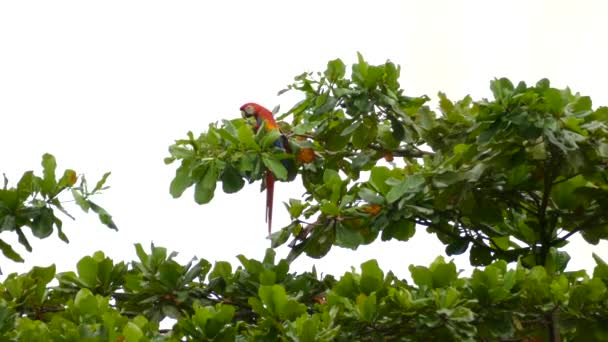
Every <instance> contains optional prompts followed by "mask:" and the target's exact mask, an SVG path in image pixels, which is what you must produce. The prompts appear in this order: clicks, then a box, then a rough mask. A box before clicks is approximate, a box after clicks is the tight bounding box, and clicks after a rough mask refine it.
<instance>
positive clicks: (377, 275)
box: [360, 259, 384, 295]
mask: <svg viewBox="0 0 608 342" xmlns="http://www.w3.org/2000/svg"><path fill="white" fill-rule="evenodd" d="M383 283H384V272H382V270H381V269H380V266H378V261H376V260H375V259H372V260H368V261H366V262H364V263H362V264H361V282H360V284H361V285H360V286H361V291H363V293H365V294H366V295H370V294H371V293H372V292H376V291H379V290H380V288H381V287H382V285H383Z"/></svg>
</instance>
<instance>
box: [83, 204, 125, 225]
mask: <svg viewBox="0 0 608 342" xmlns="http://www.w3.org/2000/svg"><path fill="white" fill-rule="evenodd" d="M87 203H88V205H89V207H90V208H91V210H93V212H95V213H96V214H97V215H98V216H99V221H101V223H103V224H105V225H106V226H107V227H108V228H110V229H114V230H118V227H117V226H116V224H115V223H114V221H113V220H112V215H110V213H108V212H107V211H106V210H105V209H104V208H102V207H100V206H98V205H97V204H95V203H93V202H92V201H87Z"/></svg>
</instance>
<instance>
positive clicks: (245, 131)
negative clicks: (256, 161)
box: [238, 125, 258, 150]
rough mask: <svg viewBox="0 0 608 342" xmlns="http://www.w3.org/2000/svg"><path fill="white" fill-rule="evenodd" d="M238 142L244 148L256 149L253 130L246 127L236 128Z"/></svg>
mask: <svg viewBox="0 0 608 342" xmlns="http://www.w3.org/2000/svg"><path fill="white" fill-rule="evenodd" d="M238 136H239V140H240V141H241V143H242V144H243V145H244V146H245V147H249V148H254V149H256V150H257V149H258V145H257V144H256V143H255V135H254V133H253V129H252V128H251V127H250V126H248V125H243V126H241V127H239V128H238Z"/></svg>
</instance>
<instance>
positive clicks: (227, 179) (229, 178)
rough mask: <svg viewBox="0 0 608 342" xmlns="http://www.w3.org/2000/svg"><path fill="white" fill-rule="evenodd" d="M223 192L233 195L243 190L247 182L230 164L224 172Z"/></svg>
mask: <svg viewBox="0 0 608 342" xmlns="http://www.w3.org/2000/svg"><path fill="white" fill-rule="evenodd" d="M221 179H222V190H224V192H225V193H227V194H231V193H234V192H237V191H239V190H241V189H242V188H243V186H244V185H245V181H244V180H243V178H242V177H241V175H240V174H239V173H238V171H237V170H236V169H235V168H234V167H233V166H232V165H230V164H226V166H225V167H224V171H223V172H222V178H221Z"/></svg>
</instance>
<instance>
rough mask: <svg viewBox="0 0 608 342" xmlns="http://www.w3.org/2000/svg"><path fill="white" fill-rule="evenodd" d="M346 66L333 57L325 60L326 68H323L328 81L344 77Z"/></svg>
mask: <svg viewBox="0 0 608 342" xmlns="http://www.w3.org/2000/svg"><path fill="white" fill-rule="evenodd" d="M345 71H346V66H345V65H344V62H342V60H340V59H339V58H338V59H334V60H331V61H329V62H327V69H326V70H325V77H327V80H328V81H330V82H336V81H337V80H339V79H341V78H342V77H344V73H345Z"/></svg>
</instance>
